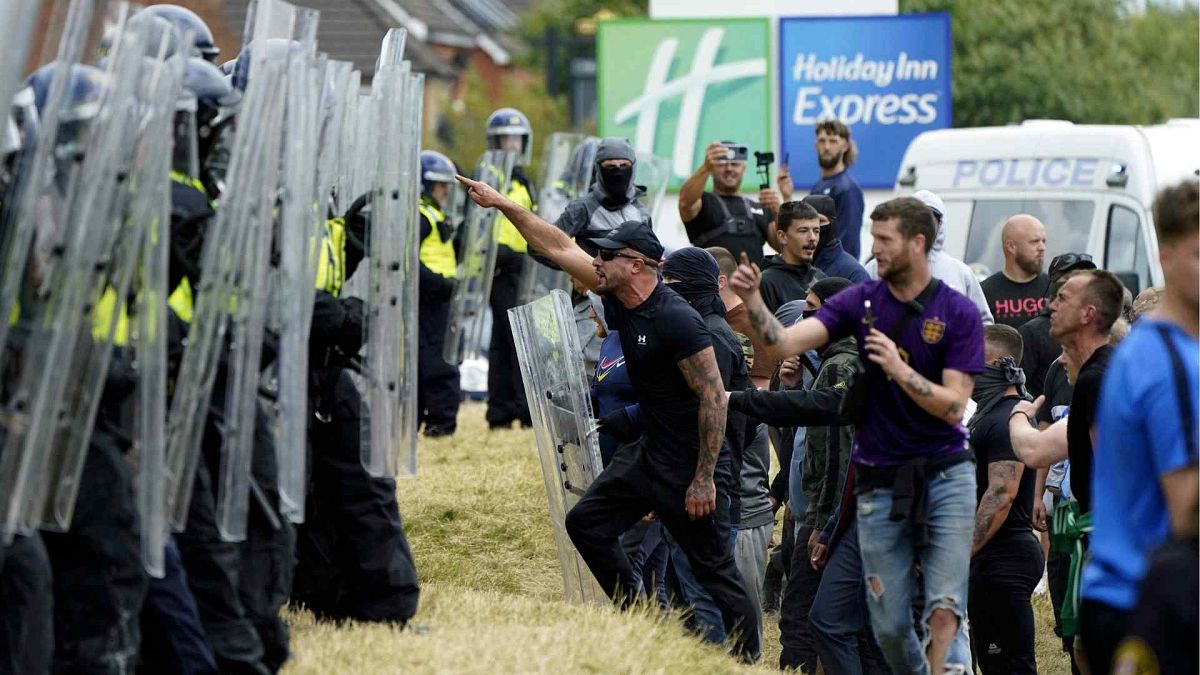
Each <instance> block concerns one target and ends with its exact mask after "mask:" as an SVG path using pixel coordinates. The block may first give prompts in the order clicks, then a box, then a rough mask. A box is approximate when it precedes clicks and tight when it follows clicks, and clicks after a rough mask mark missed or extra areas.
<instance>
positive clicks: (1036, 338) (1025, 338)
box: [1018, 253, 1096, 419]
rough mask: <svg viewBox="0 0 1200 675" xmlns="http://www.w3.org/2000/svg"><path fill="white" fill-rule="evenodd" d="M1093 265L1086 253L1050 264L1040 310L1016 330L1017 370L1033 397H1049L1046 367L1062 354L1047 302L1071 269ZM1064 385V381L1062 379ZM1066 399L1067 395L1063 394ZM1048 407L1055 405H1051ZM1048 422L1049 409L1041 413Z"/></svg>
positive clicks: (1086, 268) (1061, 258)
mask: <svg viewBox="0 0 1200 675" xmlns="http://www.w3.org/2000/svg"><path fill="white" fill-rule="evenodd" d="M1094 269H1096V264H1095V263H1094V262H1092V257H1091V256H1090V255H1088V254H1086V253H1064V254H1063V255H1060V256H1056V257H1055V258H1054V260H1051V261H1050V274H1049V277H1048V278H1049V285H1048V287H1047V290H1046V303H1045V304H1044V309H1043V310H1042V312H1041V313H1040V314H1038V315H1037V316H1036V317H1034V318H1032V319H1030V320H1028V321H1026V322H1025V323H1024V324H1022V325H1021V326H1020V327H1019V328H1018V330H1019V331H1020V332H1021V344H1022V345H1023V346H1024V356H1022V357H1021V370H1022V371H1024V372H1025V382H1026V385H1025V386H1026V388H1027V389H1028V390H1029V394H1030V395H1031V396H1033V397H1034V398H1037V397H1038V396H1041V395H1042V394H1043V393H1044V394H1046V395H1047V397H1049V398H1053V397H1052V396H1051V392H1050V389H1049V383H1050V381H1049V380H1048V379H1047V375H1048V371H1049V369H1050V364H1051V363H1053V362H1054V361H1055V360H1056V359H1058V357H1059V355H1060V354H1062V345H1060V344H1059V343H1058V341H1057V340H1055V339H1054V337H1053V336H1052V335H1051V334H1050V302H1049V301H1050V300H1052V299H1054V297H1055V296H1057V295H1058V289H1059V287H1060V286H1061V285H1062V282H1063V278H1064V277H1066V275H1067V273H1068V272H1074V271H1075V270H1094ZM1064 382H1065V378H1064ZM1067 399H1068V400H1070V394H1069V393H1068V394H1067ZM1052 405H1055V404H1054V403H1053V402H1052ZM1045 415H1046V419H1049V410H1046V411H1045Z"/></svg>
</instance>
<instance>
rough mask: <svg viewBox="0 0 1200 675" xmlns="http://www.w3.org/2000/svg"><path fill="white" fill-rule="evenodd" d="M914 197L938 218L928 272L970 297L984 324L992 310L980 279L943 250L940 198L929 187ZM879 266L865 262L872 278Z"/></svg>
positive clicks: (872, 261)
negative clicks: (981, 286)
mask: <svg viewBox="0 0 1200 675" xmlns="http://www.w3.org/2000/svg"><path fill="white" fill-rule="evenodd" d="M913 197H914V198H915V199H918V200H920V201H921V203H922V204H924V205H925V206H926V207H928V208H929V210H930V211H932V212H933V216H934V218H935V219H936V221H937V236H936V238H935V239H934V241H933V244H932V246H931V247H930V249H929V253H928V255H927V257H928V259H929V271H930V272H931V273H932V274H933V278H934V279H938V280H940V281H942V282H943V283H945V284H946V285H947V286H949V287H950V288H953V289H954V290H956V291H958V292H959V293H962V294H963V295H965V296H967V297H968V298H970V300H971V302H973V303H975V306H976V307H977V308H978V309H979V319H980V320H981V321H983V323H984V325H987V324H990V323H992V311H991V310H990V309H988V301H987V298H985V297H984V296H983V289H981V288H980V287H979V280H978V279H976V278H975V272H973V271H971V268H970V266H968V265H967V264H966V263H964V262H963V261H961V260H959V259H958V258H955V257H952V256H951V255H950V254H948V253H946V252H945V251H943V250H942V247H943V245H944V244H945V242H946V224H945V223H944V222H943V216H944V214H945V213H946V206H945V205H944V204H943V203H942V198H941V197H939V196H937V195H936V194H934V193H932V192H930V191H929V190H918V191H917V192H915V193H913ZM878 265H879V262H878V261H877V260H870V261H868V262H867V264H866V269H867V273H868V274H870V275H871V278H873V279H874V278H879V273H878V272H877V269H878Z"/></svg>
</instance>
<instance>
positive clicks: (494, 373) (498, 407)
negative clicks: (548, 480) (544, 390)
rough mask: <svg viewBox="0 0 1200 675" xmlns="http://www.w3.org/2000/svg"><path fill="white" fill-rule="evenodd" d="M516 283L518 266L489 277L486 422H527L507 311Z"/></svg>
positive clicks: (512, 304) (518, 281)
mask: <svg viewBox="0 0 1200 675" xmlns="http://www.w3.org/2000/svg"><path fill="white" fill-rule="evenodd" d="M510 255H512V254H510ZM522 257H523V256H522ZM520 285H521V267H520V265H516V266H515V268H514V269H507V268H506V269H502V270H499V271H498V272H497V273H496V278H495V279H493V280H492V297H491V306H492V341H491V343H490V345H489V347H488V398H487V421H488V422H489V423H490V424H511V423H512V422H513V421H520V422H522V423H523V424H529V423H530V417H529V403H528V402H527V401H526V400H525V384H524V382H522V380H521V365H520V363H518V362H517V349H516V347H515V346H514V343H513V336H512V328H511V327H510V326H509V323H508V310H510V309H512V308H513V307H516V306H517V292H518V290H519V287H520Z"/></svg>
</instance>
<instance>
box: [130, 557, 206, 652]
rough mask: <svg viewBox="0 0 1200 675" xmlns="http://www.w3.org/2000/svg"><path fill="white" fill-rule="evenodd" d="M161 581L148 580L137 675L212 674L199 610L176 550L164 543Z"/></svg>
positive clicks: (143, 607)
mask: <svg viewBox="0 0 1200 675" xmlns="http://www.w3.org/2000/svg"><path fill="white" fill-rule="evenodd" d="M163 567H164V574H163V577H162V578H161V579H155V578H151V579H150V589H149V591H148V592H147V593H146V603H145V604H144V605H143V606H142V653H141V663H140V664H139V665H138V672H139V673H146V674H147V675H150V674H151V673H180V674H181V675H208V674H212V675H215V674H216V672H217V662H216V659H215V658H213V654H212V647H211V646H210V645H209V644H208V636H207V635H205V634H204V628H203V627H202V626H201V625H200V610H199V609H198V608H197V607H196V598H195V597H193V596H192V591H191V589H189V588H188V585H187V572H185V571H184V569H183V559H182V558H181V557H180V555H179V547H178V546H176V545H175V541H174V540H173V539H168V540H167V546H166V556H165V560H164V564H163Z"/></svg>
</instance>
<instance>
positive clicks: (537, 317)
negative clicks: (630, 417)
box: [508, 291, 608, 603]
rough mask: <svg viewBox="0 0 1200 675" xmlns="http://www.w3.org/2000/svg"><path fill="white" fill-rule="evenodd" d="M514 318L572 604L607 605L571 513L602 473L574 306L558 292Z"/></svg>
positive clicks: (514, 312) (512, 312) (520, 310)
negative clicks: (575, 535)
mask: <svg viewBox="0 0 1200 675" xmlns="http://www.w3.org/2000/svg"><path fill="white" fill-rule="evenodd" d="M508 316H509V322H510V323H511V325H512V332H513V340H514V342H515V343H516V347H517V359H518V360H519V361H520V364H521V378H522V379H523V380H524V382H525V395H526V397H527V398H528V401H529V412H530V415H531V416H532V418H533V429H534V436H535V437H536V439H537V446H538V456H539V457H540V459H541V463H542V477H543V478H544V479H545V482H546V495H547V496H548V497H549V500H550V526H551V528H552V530H553V532H554V541H555V544H556V545H557V548H558V562H559V565H560V567H561V568H562V574H563V587H564V590H565V594H566V598H567V600H568V601H570V602H595V603H606V602H608V598H607V597H606V595H605V593H604V591H603V590H602V589H601V588H600V586H599V585H598V584H597V583H596V580H595V578H594V577H592V573H591V571H590V570H588V568H587V565H586V564H585V563H584V562H583V559H582V558H580V557H579V553H578V552H577V551H576V550H575V547H574V545H572V543H571V540H570V538H569V537H568V536H567V530H566V517H567V512H568V511H570V510H571V507H573V506H575V504H576V503H577V502H578V501H579V498H580V497H582V496H583V493H584V491H586V490H587V487H588V486H589V485H591V484H592V481H593V480H594V479H595V478H596V476H598V475H599V474H600V471H601V463H600V446H599V444H598V443H597V440H596V435H595V433H594V430H593V422H592V403H591V398H590V395H589V393H588V386H587V377H586V376H585V374H584V369H583V352H582V350H581V349H580V346H579V336H578V334H577V333H576V330H575V316H574V312H573V311H572V309H571V300H570V298H569V297H568V296H567V294H566V293H564V292H562V291H552V292H551V293H550V294H549V295H547V296H545V297H542V298H539V299H537V300H535V301H534V302H532V303H530V304H528V305H522V306H520V307H516V308H513V309H510V310H508Z"/></svg>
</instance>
